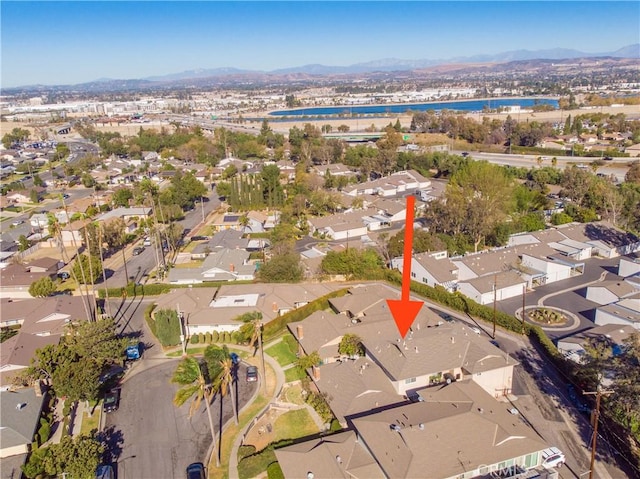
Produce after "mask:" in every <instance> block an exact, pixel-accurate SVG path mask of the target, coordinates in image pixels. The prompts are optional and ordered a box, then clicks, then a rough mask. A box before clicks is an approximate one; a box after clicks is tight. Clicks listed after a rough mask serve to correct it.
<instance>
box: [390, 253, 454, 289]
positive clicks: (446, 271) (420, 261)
mask: <svg viewBox="0 0 640 479" xmlns="http://www.w3.org/2000/svg"><path fill="white" fill-rule="evenodd" d="M438 258H439V256H438V253H432V252H424V253H418V254H414V255H413V256H412V258H411V277H412V278H413V280H414V281H418V282H420V283H423V284H426V285H428V286H432V287H435V286H442V287H443V288H445V289H446V290H447V291H449V292H453V291H455V290H456V288H457V284H458V267H457V266H456V265H455V264H454V263H453V262H452V261H451V260H450V259H449V257H448V256H447V255H446V252H445V255H444V257H442V258H440V259H438ZM391 267H392V268H396V269H398V270H399V271H400V272H402V270H403V268H404V257H402V256H400V257H399V258H393V259H392V260H391Z"/></svg>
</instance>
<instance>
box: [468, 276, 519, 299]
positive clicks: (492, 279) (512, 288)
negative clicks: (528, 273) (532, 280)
mask: <svg viewBox="0 0 640 479" xmlns="http://www.w3.org/2000/svg"><path fill="white" fill-rule="evenodd" d="M526 285H527V280H526V279H524V278H523V277H522V276H521V275H520V274H518V273H517V272H516V271H513V270H511V271H501V272H500V273H495V274H493V275H485V276H480V277H478V278H473V279H469V280H466V281H460V282H459V283H458V291H460V292H461V293H462V294H464V295H465V296H467V297H469V298H471V299H473V300H474V301H475V302H476V303H479V304H491V303H493V301H502V300H504V299H508V298H514V297H516V296H522V294H523V291H524V288H525V287H526Z"/></svg>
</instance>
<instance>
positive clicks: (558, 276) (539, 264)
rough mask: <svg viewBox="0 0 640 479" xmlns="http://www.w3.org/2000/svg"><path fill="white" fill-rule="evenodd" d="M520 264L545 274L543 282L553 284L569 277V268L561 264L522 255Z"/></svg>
mask: <svg viewBox="0 0 640 479" xmlns="http://www.w3.org/2000/svg"><path fill="white" fill-rule="evenodd" d="M522 264H523V265H524V266H528V267H530V268H533V269H535V270H538V271H542V272H543V273H545V282H546V283H553V282H555V281H561V280H563V279H567V278H569V277H570V276H571V267H570V266H568V265H565V264H561V263H555V262H553V261H549V260H546V259H542V258H536V257H535V256H529V255H528V254H523V255H522Z"/></svg>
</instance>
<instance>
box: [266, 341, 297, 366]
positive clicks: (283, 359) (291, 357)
mask: <svg viewBox="0 0 640 479" xmlns="http://www.w3.org/2000/svg"><path fill="white" fill-rule="evenodd" d="M265 353H267V354H268V355H269V356H271V357H273V358H274V359H275V360H276V361H278V364H279V365H280V366H286V365H287V364H291V363H293V362H295V361H296V359H298V358H297V357H296V355H295V353H294V352H293V351H291V348H290V347H289V345H288V344H287V343H285V342H284V341H280V342H279V343H276V344H274V345H273V346H271V347H270V348H269V349H265Z"/></svg>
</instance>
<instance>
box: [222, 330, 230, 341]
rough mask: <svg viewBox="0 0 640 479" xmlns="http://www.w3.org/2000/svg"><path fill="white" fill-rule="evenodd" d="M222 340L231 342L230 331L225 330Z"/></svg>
mask: <svg viewBox="0 0 640 479" xmlns="http://www.w3.org/2000/svg"><path fill="white" fill-rule="evenodd" d="M222 342H223V343H230V342H231V333H230V332H229V331H225V332H224V334H223V336H222Z"/></svg>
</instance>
